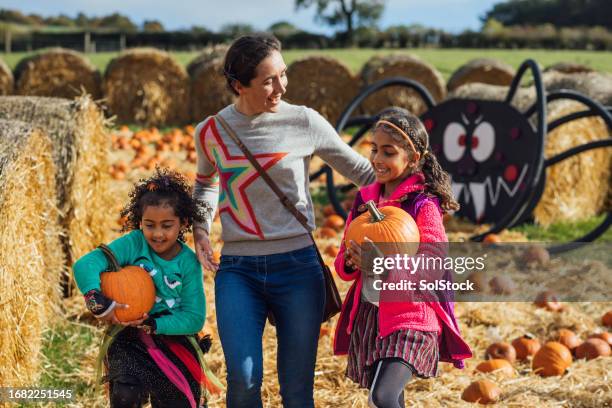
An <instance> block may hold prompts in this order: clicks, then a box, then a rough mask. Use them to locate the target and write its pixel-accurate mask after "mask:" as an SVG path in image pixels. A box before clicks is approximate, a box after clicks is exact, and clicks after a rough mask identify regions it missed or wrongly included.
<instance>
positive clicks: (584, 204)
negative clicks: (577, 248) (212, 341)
mask: <svg viewBox="0 0 612 408" xmlns="http://www.w3.org/2000/svg"><path fill="white" fill-rule="evenodd" d="M507 92H508V87H502V86H494V85H484V84H467V85H464V86H461V87H459V88H457V89H456V90H455V91H453V92H452V93H451V95H450V96H451V97H456V98H477V99H484V100H498V101H499V100H503V99H504V98H505V96H506V94H507ZM534 101H535V91H534V89H533V87H531V88H520V89H518V90H517V94H516V96H515V98H514V100H513V105H514V106H515V107H517V108H518V109H519V110H525V109H527V108H528V107H529V106H531V105H532V104H533V102H534ZM585 109H586V106H584V105H582V104H580V103H578V102H574V101H568V100H559V101H553V102H551V103H549V104H548V114H547V121H548V122H549V123H550V122H551V121H553V120H555V119H557V118H559V117H561V116H565V115H567V114H569V113H571V112H575V111H579V110H585ZM535 120H536V115H534V116H533V117H532V118H531V121H532V124H535ZM607 137H609V133H608V129H607V127H606V125H605V123H604V122H603V120H602V119H601V118H598V117H591V118H583V119H580V120H575V121H572V122H570V123H567V124H565V125H563V126H560V127H558V128H557V129H555V130H554V131H552V132H549V133H548V135H547V136H546V143H545V144H544V157H551V156H553V155H555V154H557V153H561V152H563V151H565V150H567V149H569V148H572V147H574V146H578V145H581V144H584V143H588V142H590V141H594V140H602V139H605V138H607ZM611 150H612V149H609V148H606V149H596V150H592V151H589V152H584V153H581V154H579V155H577V156H574V157H572V158H570V159H567V160H565V161H563V162H561V163H558V164H556V165H555V166H553V167H551V168H549V169H548V170H547V174H546V187H545V190H544V194H543V195H542V198H541V199H540V202H539V203H538V205H537V207H536V208H535V210H534V217H535V220H536V222H538V223H539V224H541V225H544V226H547V225H550V224H551V223H552V222H554V221H561V220H567V221H576V220H580V219H585V218H589V217H592V216H595V215H597V214H599V213H601V212H602V211H604V210H606V209H607V208H608V204H607V203H606V200H607V197H608V194H609V192H610V190H611V188H610V174H611V166H612V151H611Z"/></svg>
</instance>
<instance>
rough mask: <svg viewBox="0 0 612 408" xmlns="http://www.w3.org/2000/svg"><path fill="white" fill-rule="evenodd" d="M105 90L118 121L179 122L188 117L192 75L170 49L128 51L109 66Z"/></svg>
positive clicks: (103, 88) (110, 107) (151, 123)
mask: <svg viewBox="0 0 612 408" xmlns="http://www.w3.org/2000/svg"><path fill="white" fill-rule="evenodd" d="M102 92H103V94H104V97H105V99H106V103H107V105H108V108H109V110H110V113H111V114H113V115H115V116H116V117H117V121H118V122H119V123H141V124H144V125H147V126H158V125H170V124H175V125H180V124H184V123H186V122H187V121H188V120H189V77H188V76H187V71H186V70H185V68H184V67H183V66H182V65H180V64H179V63H178V62H177V61H176V60H175V59H174V58H172V57H171V56H170V54H168V53H167V52H163V51H159V50H156V49H152V48H140V49H132V50H129V51H126V52H124V53H122V54H121V55H119V56H118V57H117V58H114V59H113V60H112V61H111V62H110V63H109V64H108V66H107V67H106V72H105V74H104V79H103V82H102Z"/></svg>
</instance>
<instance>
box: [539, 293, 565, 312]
mask: <svg viewBox="0 0 612 408" xmlns="http://www.w3.org/2000/svg"><path fill="white" fill-rule="evenodd" d="M535 305H536V306H537V307H542V308H545V309H546V310H550V311H551V312H560V311H562V310H563V303H561V301H560V300H559V296H558V295H557V294H556V293H555V292H553V291H552V290H545V291H544V292H541V293H539V294H538V295H537V296H536V299H535Z"/></svg>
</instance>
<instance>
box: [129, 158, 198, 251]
mask: <svg viewBox="0 0 612 408" xmlns="http://www.w3.org/2000/svg"><path fill="white" fill-rule="evenodd" d="M161 204H168V205H170V206H171V207H172V208H173V209H174V214H175V215H176V216H177V217H178V218H179V219H180V220H181V222H185V224H186V226H185V227H183V228H181V231H180V232H179V236H178V239H179V240H181V241H184V240H185V232H190V231H191V229H192V226H193V223H194V222H204V217H203V215H202V214H201V212H200V211H199V209H198V206H197V205H196V201H195V200H194V199H193V198H192V197H191V186H190V185H189V184H188V183H187V181H186V180H185V178H184V177H183V176H182V175H181V174H180V173H178V172H175V171H172V170H169V169H160V168H159V167H156V168H155V174H154V175H153V176H152V177H149V178H147V179H140V180H139V181H138V183H136V184H135V185H134V188H133V189H132V191H131V192H130V201H129V202H128V204H127V205H126V206H125V207H124V208H123V209H122V210H121V217H124V218H125V219H126V222H125V223H124V224H123V227H122V229H121V232H128V231H132V230H137V229H140V222H141V220H142V215H143V213H144V209H145V207H146V206H148V205H152V206H158V205H161Z"/></svg>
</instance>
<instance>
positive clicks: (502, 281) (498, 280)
mask: <svg viewBox="0 0 612 408" xmlns="http://www.w3.org/2000/svg"><path fill="white" fill-rule="evenodd" d="M489 286H490V287H491V290H492V291H493V293H495V294H497V295H509V294H511V293H512V292H514V291H515V290H516V283H514V281H513V280H512V278H511V277H509V276H505V275H501V276H495V277H494V278H492V279H491V280H490V281H489Z"/></svg>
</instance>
